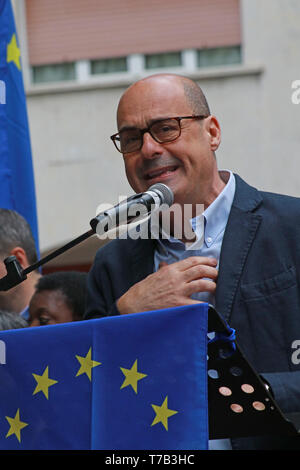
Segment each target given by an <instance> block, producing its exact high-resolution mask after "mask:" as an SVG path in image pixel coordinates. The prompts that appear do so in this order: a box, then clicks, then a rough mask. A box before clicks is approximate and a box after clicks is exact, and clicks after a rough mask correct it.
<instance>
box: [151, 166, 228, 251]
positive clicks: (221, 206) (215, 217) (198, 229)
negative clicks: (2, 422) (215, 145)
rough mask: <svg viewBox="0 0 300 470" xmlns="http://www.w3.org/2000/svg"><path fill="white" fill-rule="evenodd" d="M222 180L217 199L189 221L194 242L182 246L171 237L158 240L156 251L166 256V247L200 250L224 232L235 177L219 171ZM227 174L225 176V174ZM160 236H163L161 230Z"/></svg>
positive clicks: (226, 171)
mask: <svg viewBox="0 0 300 470" xmlns="http://www.w3.org/2000/svg"><path fill="white" fill-rule="evenodd" d="M219 173H220V175H221V176H222V179H223V180H225V181H226V180H228V181H227V183H226V185H225V187H224V188H223V190H222V191H221V192H220V194H219V195H218V197H217V198H216V199H215V200H214V201H213V202H212V203H211V204H210V205H209V206H208V207H207V209H205V211H204V212H203V213H202V214H200V215H198V216H197V217H195V218H193V219H190V224H191V226H192V228H193V230H194V232H195V235H196V241H195V242H194V243H192V244H184V243H182V242H181V241H180V240H178V239H176V238H173V237H169V238H168V237H166V236H165V238H158V239H157V242H158V247H157V248H158V250H159V251H161V252H163V253H165V254H167V252H168V247H171V246H172V247H173V249H176V250H184V249H189V250H193V249H196V248H201V246H202V244H203V242H204V243H205V244H206V246H211V245H212V244H213V243H214V242H215V241H216V239H217V237H218V236H219V234H220V233H222V232H223V231H224V230H225V227H226V224H227V221H228V217H229V213H230V210H231V206H232V202H233V198H234V194H235V177H234V175H233V173H232V172H231V171H230V170H220V171H219ZM226 173H227V174H226ZM161 235H164V232H163V230H162V231H161Z"/></svg>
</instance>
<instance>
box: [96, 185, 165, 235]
mask: <svg viewBox="0 0 300 470" xmlns="http://www.w3.org/2000/svg"><path fill="white" fill-rule="evenodd" d="M173 201H174V195H173V192H172V190H171V189H170V188H169V187H168V186H166V185H165V184H162V183H156V184H153V185H152V186H150V188H149V189H148V191H146V192H145V193H139V194H134V195H133V196H131V197H129V198H128V199H125V200H124V201H122V202H121V203H120V204H117V205H116V206H114V207H112V208H111V209H108V210H106V211H104V212H101V213H100V214H98V215H97V216H96V217H95V218H93V219H92V220H91V221H90V226H91V227H92V229H93V231H94V232H95V233H96V231H97V233H98V235H102V234H103V233H105V232H108V231H109V230H111V229H112V228H115V227H118V226H119V225H121V224H122V223H123V224H124V223H125V224H126V223H129V222H131V221H132V220H133V219H136V218H137V217H139V216H141V215H143V216H146V215H147V214H149V213H150V212H152V211H154V210H156V209H158V208H159V207H160V206H161V205H163V204H165V205H167V206H168V207H170V206H171V205H172V204H173ZM137 212H140V213H139V214H137Z"/></svg>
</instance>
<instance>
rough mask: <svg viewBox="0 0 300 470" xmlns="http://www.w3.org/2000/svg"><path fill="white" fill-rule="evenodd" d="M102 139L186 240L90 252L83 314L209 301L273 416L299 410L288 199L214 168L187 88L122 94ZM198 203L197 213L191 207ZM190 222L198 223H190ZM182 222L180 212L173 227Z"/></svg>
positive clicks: (210, 142)
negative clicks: (153, 190)
mask: <svg viewBox="0 0 300 470" xmlns="http://www.w3.org/2000/svg"><path fill="white" fill-rule="evenodd" d="M117 123H118V133H117V134H114V135H113V136H112V137H111V138H112V140H113V142H114V144H115V146H116V148H117V150H118V151H119V152H121V153H122V154H123V159H124V164H125V171H126V176H127V179H128V181H129V183H130V185H131V187H132V188H133V190H134V191H135V192H136V193H141V192H145V191H147V189H148V188H149V187H150V186H152V185H154V184H156V183H163V184H165V185H167V186H168V187H169V188H170V189H171V190H172V191H173V193H174V204H175V205H177V206H179V207H181V208H182V214H184V208H185V207H189V208H190V209H191V218H190V224H191V227H192V229H193V235H194V238H193V239H192V240H187V239H186V237H185V235H184V234H185V231H184V227H183V226H182V232H181V233H182V237H179V238H178V237H176V236H175V226H176V225H178V218H177V220H175V217H173V219H171V224H170V233H169V235H170V236H169V237H168V238H166V237H158V238H157V239H153V238H151V237H148V239H142V238H140V239H131V238H130V237H129V238H127V239H117V240H114V241H112V242H110V243H109V244H107V245H106V246H105V247H104V248H102V249H100V250H99V251H98V253H97V255H96V258H95V261H94V264H93V266H92V269H91V271H90V273H89V278H88V301H87V310H86V318H93V317H97V316H98V317H99V316H106V315H119V314H127V313H137V312H144V311H149V310H156V309H163V308H169V307H176V306H182V305H189V304H193V303H196V302H203V301H205V302H209V303H211V304H213V305H214V306H215V308H216V310H217V311H218V312H219V313H220V314H222V315H223V317H224V319H225V320H226V321H227V322H228V323H229V324H230V326H231V327H232V328H235V329H236V331H237V337H238V341H239V344H240V345H241V347H242V349H243V352H244V353H245V354H246V357H247V359H248V360H249V361H250V363H251V364H252V366H253V367H254V368H255V369H256V371H257V372H258V373H260V374H262V376H263V377H264V378H265V379H266V380H267V381H268V382H269V383H270V385H271V388H272V390H273V393H274V396H275V399H276V400H277V402H278V404H279V406H280V407H281V409H282V410H283V411H284V412H295V411H298V412H299V411H300V366H299V365H298V364H293V362H292V353H293V350H292V349H291V345H292V343H293V341H294V340H295V339H297V338H295V335H296V336H297V332H298V336H299V334H300V297H299V286H298V279H299V272H298V270H299V267H300V242H299V240H300V229H299V228H298V224H297V221H298V220H299V217H300V200H299V199H297V198H292V197H288V196H281V195H276V194H271V193H266V192H261V191H258V190H257V189H255V188H253V187H251V186H249V185H248V184H247V183H245V182H244V181H243V180H242V179H241V178H240V177H239V176H237V175H234V174H233V173H232V172H230V171H224V170H223V171H221V170H219V169H218V166H217V161H216V157H215V152H216V150H217V149H218V147H219V145H220V141H221V131H220V125H219V122H218V120H217V119H216V117H215V116H213V115H211V114H210V110H209V106H208V104H207V101H206V99H205V96H204V94H203V92H202V90H201V89H200V88H199V86H198V85H197V84H196V83H194V82H193V81H191V80H190V79H188V78H185V77H181V76H178V75H169V74H160V75H153V76H150V77H148V78H145V79H142V80H140V81H138V82H137V83H135V84H133V85H132V86H130V87H129V88H128V89H127V90H126V91H125V93H124V94H123V96H122V97H121V100H120V103H119V106H118V112H117ZM199 206H200V207H202V210H201V211H199ZM199 221H202V222H203V223H200V222H199ZM181 223H182V225H184V224H185V221H184V216H183V217H182V219H181ZM288 445H289V442H288V440H287V441H286V442H285V441H284V439H283V440H282V439H279V440H277V439H276V438H272V439H271V438H270V440H269V439H268V438H266V440H264V439H263V438H256V439H255V438H253V439H250V438H247V439H246V438H244V439H236V440H235V442H233V444H232V446H233V448H239V449H248V448H249V449H256V448H272V449H273V448H274V449H275V448H280V446H284V447H283V448H288Z"/></svg>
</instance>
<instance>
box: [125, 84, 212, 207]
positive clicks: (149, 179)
mask: <svg viewBox="0 0 300 470" xmlns="http://www.w3.org/2000/svg"><path fill="white" fill-rule="evenodd" d="M192 114H194V113H193V111H192V109H191V107H190V105H189V104H188V103H187V101H186V98H185V95H184V91H183V87H182V85H181V83H178V81H176V80H171V81H170V80H166V79H165V78H160V79H158V78H156V79H155V80H146V81H142V82H138V83H137V84H135V85H134V86H133V87H132V88H131V89H129V90H128V91H127V93H126V94H125V95H124V96H123V98H122V100H121V102H120V105H119V109H118V128H119V130H121V129H122V128H124V127H138V128H140V129H144V128H146V127H148V126H149V124H151V123H152V122H153V121H154V120H157V119H162V118H168V117H177V116H190V115H192ZM210 119H211V118H210V117H209V118H207V119H205V120H203V121H198V120H194V119H186V120H182V121H181V135H180V137H179V138H178V139H177V140H175V141H173V142H169V143H163V144H160V143H158V142H156V141H155V140H154V139H153V138H152V137H151V135H150V134H149V133H145V134H144V140H143V146H142V148H141V149H140V150H139V151H136V152H132V153H129V154H126V155H124V162H125V170H126V175H127V179H128V181H129V184H130V185H131V187H132V188H133V189H134V191H136V192H137V193H139V192H144V191H146V190H147V189H148V188H149V187H150V186H151V185H153V184H155V183H164V184H166V185H167V186H169V187H170V188H171V189H172V190H173V192H174V202H177V203H180V204H187V203H191V204H205V205H206V203H208V204H209V203H210V202H211V201H209V199H210V188H211V187H212V186H213V181H214V178H215V177H216V171H217V170H216V162H215V158H214V156H213V152H214V150H215V148H213V145H212V136H211V132H210Z"/></svg>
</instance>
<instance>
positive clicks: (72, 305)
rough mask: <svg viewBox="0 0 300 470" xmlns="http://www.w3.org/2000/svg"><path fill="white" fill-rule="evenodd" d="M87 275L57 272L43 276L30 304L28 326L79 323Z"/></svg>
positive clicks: (83, 305) (84, 297) (81, 316)
mask: <svg viewBox="0 0 300 470" xmlns="http://www.w3.org/2000/svg"><path fill="white" fill-rule="evenodd" d="M86 279H87V274H86V273H81V272H77V271H60V272H55V273H51V274H46V275H44V276H42V277H41V278H40V279H39V280H38V282H37V284H36V287H35V293H34V294H33V296H32V298H31V301H30V304H29V320H28V321H29V326H42V325H53V324H56V323H67V322H72V321H78V320H82V318H83V315H84V307H85V301H86Z"/></svg>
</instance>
